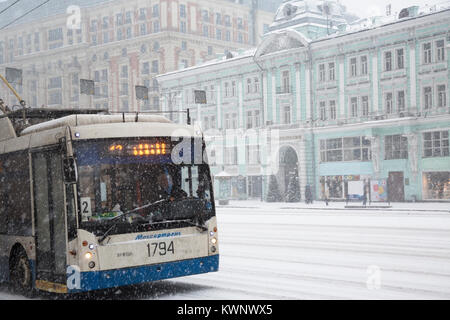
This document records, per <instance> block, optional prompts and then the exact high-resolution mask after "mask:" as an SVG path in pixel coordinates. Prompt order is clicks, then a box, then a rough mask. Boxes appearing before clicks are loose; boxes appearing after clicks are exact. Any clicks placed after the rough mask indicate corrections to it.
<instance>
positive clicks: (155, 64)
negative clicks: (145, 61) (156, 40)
mask: <svg viewBox="0 0 450 320" xmlns="http://www.w3.org/2000/svg"><path fill="white" fill-rule="evenodd" d="M152 72H153V73H159V61H158V60H153V61H152Z"/></svg>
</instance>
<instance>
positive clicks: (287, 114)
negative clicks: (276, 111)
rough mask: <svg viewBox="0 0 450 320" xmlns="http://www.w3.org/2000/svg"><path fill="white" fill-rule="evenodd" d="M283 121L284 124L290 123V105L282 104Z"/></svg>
mask: <svg viewBox="0 0 450 320" xmlns="http://www.w3.org/2000/svg"><path fill="white" fill-rule="evenodd" d="M283 121H284V124H290V123H291V107H290V106H284V108H283Z"/></svg>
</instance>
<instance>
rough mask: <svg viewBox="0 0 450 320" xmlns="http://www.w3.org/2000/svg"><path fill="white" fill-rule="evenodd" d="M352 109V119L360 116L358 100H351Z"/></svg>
mask: <svg viewBox="0 0 450 320" xmlns="http://www.w3.org/2000/svg"><path fill="white" fill-rule="evenodd" d="M350 109H351V110H350V114H351V116H352V118H356V117H357V116H358V98H351V99H350Z"/></svg>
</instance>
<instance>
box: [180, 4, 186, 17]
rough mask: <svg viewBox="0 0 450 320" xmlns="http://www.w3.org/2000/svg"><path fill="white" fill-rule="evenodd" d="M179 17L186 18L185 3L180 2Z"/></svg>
mask: <svg viewBox="0 0 450 320" xmlns="http://www.w3.org/2000/svg"><path fill="white" fill-rule="evenodd" d="M180 18H186V5H185V4H180Z"/></svg>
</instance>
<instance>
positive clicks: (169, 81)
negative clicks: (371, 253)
mask: <svg viewBox="0 0 450 320" xmlns="http://www.w3.org/2000/svg"><path fill="white" fill-rule="evenodd" d="M449 79H450V9H448V8H436V9H435V10H434V11H430V10H428V11H427V12H422V11H421V9H420V8H419V7H410V8H405V10H402V12H401V14H400V17H399V16H396V17H394V16H388V17H374V18H370V19H361V20H355V17H353V16H351V15H349V14H348V13H347V12H345V10H344V8H343V7H342V6H340V5H339V3H338V2H333V1H319V0H314V1H313V0H305V1H284V2H283V4H282V5H281V6H280V8H279V10H278V12H277V14H276V16H275V18H274V23H273V24H272V25H271V26H270V32H269V33H267V34H266V35H265V37H264V39H263V41H262V43H261V44H260V45H259V46H258V47H257V48H254V49H252V50H248V51H242V52H237V53H229V54H228V55H226V56H223V57H220V58H218V59H216V60H213V61H209V62H207V63H205V64H202V65H198V66H194V67H191V68H187V69H183V70H179V71H175V72H172V73H168V74H165V75H161V76H159V77H158V81H159V83H160V86H161V88H162V97H163V101H162V106H163V108H164V110H185V109H187V108H189V109H190V111H191V114H193V118H194V119H195V120H196V121H197V122H198V123H200V124H201V125H202V127H203V129H204V130H205V135H206V136H208V137H211V140H212V141H213V143H212V144H211V146H212V148H211V149H212V150H211V151H210V159H212V166H213V172H214V173H215V174H218V175H219V176H220V177H221V179H228V180H227V181H228V182H229V184H230V186H231V187H230V192H229V195H228V197H230V198H262V199H264V198H265V195H266V194H267V190H268V181H269V176H270V175H272V174H275V175H276V177H277V181H278V185H279V188H280V189H281V192H282V194H286V191H287V189H288V185H289V182H290V181H291V179H292V177H297V178H298V181H299V185H300V192H301V194H302V197H303V196H304V192H305V189H306V186H308V185H309V186H311V188H312V190H313V194H314V196H315V198H316V199H323V198H324V197H325V195H326V196H328V197H329V198H330V199H334V200H345V199H347V198H350V199H352V198H355V199H358V198H360V197H361V196H362V195H363V194H364V193H366V194H367V195H368V197H369V198H370V199H371V200H372V201H416V200H417V201H450V155H449V130H450V104H449V101H448V100H449ZM195 90H205V91H206V92H207V100H208V101H207V104H205V105H199V104H196V103H195V99H194V91H195ZM175 120H179V121H183V119H182V118H181V117H180V118H175ZM218 137H219V139H217V138H218ZM218 141H219V142H218Z"/></svg>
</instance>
